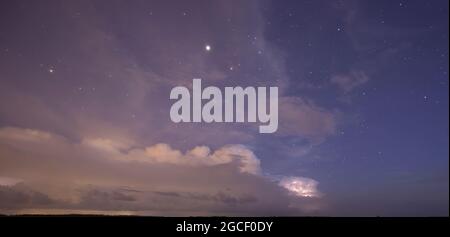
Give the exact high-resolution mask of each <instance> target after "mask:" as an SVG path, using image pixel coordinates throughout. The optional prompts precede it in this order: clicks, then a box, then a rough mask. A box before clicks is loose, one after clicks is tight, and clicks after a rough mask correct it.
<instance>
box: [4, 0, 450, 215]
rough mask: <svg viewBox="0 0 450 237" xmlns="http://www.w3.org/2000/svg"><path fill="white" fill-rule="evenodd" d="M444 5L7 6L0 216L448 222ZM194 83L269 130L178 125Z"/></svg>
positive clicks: (439, 1)
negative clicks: (247, 92)
mask: <svg viewBox="0 0 450 237" xmlns="http://www.w3.org/2000/svg"><path fill="white" fill-rule="evenodd" d="M448 4H449V3H448V1H446V0H433V1H424V0H421V1H413V0H409V1H408V0H405V1H387V0H386V1H362V0H361V1H350V0H348V1H347V0H345V1H325V0H324V1H317V0H314V1H313V0H309V1H299V0H295V1H294V0H293V1H237V0H233V1H206V0H205V1H197V0H196V1H175V0H171V1H140V0H131V1H119V0H114V1H105V0H97V1H64V2H60V1H52V0H45V1H39V2H38V1H2V2H1V3H0V211H1V212H2V213H74V212H76V213H80V212H82V213H114V214H143V215H332V216H349V215H350V216H355V215H356V216H436V215H438V216H441V215H444V216H448V210H449V207H448V200H449V168H448V167H449V146H448V143H449V123H448V121H449V110H448V107H449V105H448V103H449V97H448V96H449V94H448V92H449V88H448V86H449V80H448V79H449V77H448V70H449V63H448V60H449V50H448V42H449V31H448V27H449V26H448V19H449V15H448V14H449V6H448ZM207 45H208V46H209V47H210V50H206V48H205V47H206V46H207ZM193 78H202V80H203V81H202V82H203V83H204V86H208V85H213V86H217V87H219V88H222V87H224V86H243V87H245V86H278V87H279V90H280V95H279V97H280V98H279V129H278V131H277V132H276V133H273V134H260V133H259V132H258V129H257V126H255V124H249V123H244V124H236V123H233V124H224V123H211V124H206V123H198V124H192V123H180V124H175V123H173V122H172V121H171V120H170V118H169V110H170V106H171V104H172V103H173V101H171V100H169V94H170V90H171V89H172V88H173V87H175V86H180V85H181V86H190V85H191V83H192V79H193Z"/></svg>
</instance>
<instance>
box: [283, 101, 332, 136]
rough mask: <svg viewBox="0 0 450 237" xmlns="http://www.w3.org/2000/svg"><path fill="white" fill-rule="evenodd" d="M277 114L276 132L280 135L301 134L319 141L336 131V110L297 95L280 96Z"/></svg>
mask: <svg viewBox="0 0 450 237" xmlns="http://www.w3.org/2000/svg"><path fill="white" fill-rule="evenodd" d="M279 114H280V119H279V121H280V125H279V131H278V134H279V135H282V136H292V135H293V136H301V137H304V138H307V139H310V140H315V141H319V140H320V141H321V140H323V139H324V138H325V137H328V136H330V135H333V134H334V133H335V131H336V127H337V113H336V112H332V111H328V110H326V109H324V108H321V107H319V106H317V105H316V104H314V103H313V102H311V101H308V100H304V99H301V98H298V97H283V98H280V105H279Z"/></svg>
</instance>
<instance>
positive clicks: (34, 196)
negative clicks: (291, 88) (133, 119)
mask: <svg viewBox="0 0 450 237" xmlns="http://www.w3.org/2000/svg"><path fill="white" fill-rule="evenodd" d="M0 173H2V177H14V178H2V179H1V180H2V182H3V181H4V182H3V183H5V184H6V183H7V185H3V186H2V187H3V188H2V189H1V195H0V202H1V203H2V206H1V207H0V211H2V212H5V213H19V211H20V213H26V210H29V212H30V213H36V212H37V210H40V211H41V213H49V212H58V210H66V213H85V212H98V211H102V212H104V213H116V214H117V213H120V212H125V213H133V214H139V215H301V214H311V213H316V212H318V211H319V210H320V208H319V209H318V208H316V206H317V205H319V206H320V203H321V202H322V200H321V199H320V197H319V196H318V195H316V193H318V190H317V182H315V181H313V180H311V179H308V178H301V177H291V179H295V178H296V179H295V180H297V182H300V181H301V183H297V184H296V185H297V186H296V189H295V188H293V187H295V185H294V183H293V184H292V185H290V186H287V185H286V182H287V181H286V180H283V179H281V182H279V181H280V180H273V179H272V178H271V176H270V175H269V176H268V175H266V174H264V172H263V171H262V169H261V164H260V160H259V159H258V158H257V157H256V156H255V155H254V153H253V152H252V151H251V150H250V149H249V148H247V147H245V146H243V145H227V146H223V147H220V148H218V149H215V150H211V149H210V148H209V147H207V146H197V147H194V148H192V149H188V150H186V151H185V152H182V151H180V150H177V149H174V148H172V147H171V146H170V145H169V144H164V143H159V144H155V145H151V146H147V147H142V148H139V147H136V144H133V143H126V142H119V141H115V140H114V139H111V138H86V139H81V140H80V141H74V140H70V139H67V138H65V137H63V136H60V135H57V134H53V133H49V132H46V131H40V130H35V129H22V128H17V127H4V128H1V129H0ZM13 179H14V180H18V181H19V180H20V182H9V181H8V180H13ZM287 180H289V179H287ZM295 180H294V181H295ZM6 181H8V182H6ZM300 189H304V191H303V193H302V194H303V195H291V194H292V192H293V190H300ZM297 194H298V193H297ZM308 195H309V196H308ZM12 197H14V198H12ZM15 197H18V198H17V200H16V198H15ZM305 198H306V199H308V200H303V199H305ZM20 200H22V201H20ZM302 200H303V201H302Z"/></svg>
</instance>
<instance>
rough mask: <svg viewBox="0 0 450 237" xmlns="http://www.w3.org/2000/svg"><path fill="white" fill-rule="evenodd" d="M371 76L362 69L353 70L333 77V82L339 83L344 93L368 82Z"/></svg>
mask: <svg viewBox="0 0 450 237" xmlns="http://www.w3.org/2000/svg"><path fill="white" fill-rule="evenodd" d="M368 81H369V76H367V74H366V73H365V72H364V71H361V70H351V71H350V72H349V73H348V74H339V75H335V76H333V77H331V83H333V84H335V85H337V86H338V87H339V89H341V90H342V91H343V92H344V93H348V92H350V91H352V90H353V89H355V88H357V87H359V86H361V85H363V84H365V83H367V82H368Z"/></svg>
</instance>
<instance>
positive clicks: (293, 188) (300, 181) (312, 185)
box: [279, 177, 321, 197]
mask: <svg viewBox="0 0 450 237" xmlns="http://www.w3.org/2000/svg"><path fill="white" fill-rule="evenodd" d="M279 184H280V186H281V187H283V188H286V189H287V190H289V191H290V192H291V193H293V194H294V195H296V196H300V197H319V196H320V195H321V194H320V192H319V191H318V189H317V185H318V184H319V183H318V182H317V181H316V180H313V179H309V178H301V177H283V178H282V179H281V181H280V183H279Z"/></svg>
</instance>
